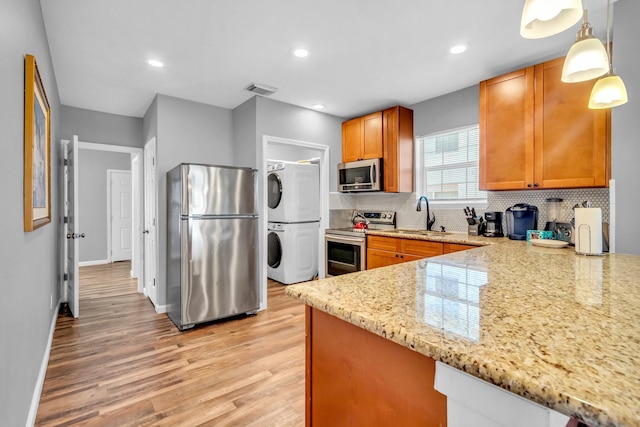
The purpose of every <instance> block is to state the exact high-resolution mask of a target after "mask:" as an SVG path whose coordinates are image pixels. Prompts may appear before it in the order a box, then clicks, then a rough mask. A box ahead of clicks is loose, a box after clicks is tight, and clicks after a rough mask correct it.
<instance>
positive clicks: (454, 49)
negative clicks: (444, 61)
mask: <svg viewBox="0 0 640 427" xmlns="http://www.w3.org/2000/svg"><path fill="white" fill-rule="evenodd" d="M465 50H467V47H466V46H465V45H463V44H459V45H457V46H454V47H452V48H451V49H449V52H451V53H453V54H454V55H457V54H459V53H462V52H464V51H465Z"/></svg>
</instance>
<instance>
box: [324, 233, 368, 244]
mask: <svg viewBox="0 0 640 427" xmlns="http://www.w3.org/2000/svg"><path fill="white" fill-rule="evenodd" d="M324 237H325V240H331V241H332V242H338V243H357V244H363V243H364V241H365V238H364V236H363V237H345V236H337V235H335V234H332V235H325V236H324Z"/></svg>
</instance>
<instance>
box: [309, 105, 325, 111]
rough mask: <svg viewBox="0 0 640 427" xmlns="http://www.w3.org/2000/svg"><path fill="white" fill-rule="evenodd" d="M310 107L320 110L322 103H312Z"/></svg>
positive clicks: (322, 106)
mask: <svg viewBox="0 0 640 427" xmlns="http://www.w3.org/2000/svg"><path fill="white" fill-rule="evenodd" d="M311 107H312V108H315V109H316V110H322V109H323V108H324V104H313V105H312V106H311Z"/></svg>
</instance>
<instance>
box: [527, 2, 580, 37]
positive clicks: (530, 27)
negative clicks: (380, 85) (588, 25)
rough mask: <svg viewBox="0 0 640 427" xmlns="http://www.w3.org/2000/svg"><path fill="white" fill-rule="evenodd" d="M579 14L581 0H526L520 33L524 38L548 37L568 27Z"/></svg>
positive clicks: (578, 18) (574, 21)
mask: <svg viewBox="0 0 640 427" xmlns="http://www.w3.org/2000/svg"><path fill="white" fill-rule="evenodd" d="M581 16H582V0H526V1H525V3H524V8H523V9H522V20H521V22H520V35H521V36H522V37H524V38H526V39H541V38H543V37H549V36H552V35H554V34H558V33H560V32H562V31H564V30H566V29H568V28H570V27H571V26H572V25H573V24H575V23H576V22H578V21H579V20H580V17H581Z"/></svg>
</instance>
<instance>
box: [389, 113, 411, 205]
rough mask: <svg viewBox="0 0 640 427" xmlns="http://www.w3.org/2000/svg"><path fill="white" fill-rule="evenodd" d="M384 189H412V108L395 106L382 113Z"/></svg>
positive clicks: (404, 191)
mask: <svg viewBox="0 0 640 427" xmlns="http://www.w3.org/2000/svg"><path fill="white" fill-rule="evenodd" d="M382 128H383V134H382V135H383V138H382V141H383V146H384V163H383V171H384V191H387V192H395V193H411V192H413V163H414V161H413V151H414V141H413V110H410V109H408V108H404V107H400V106H396V107H392V108H388V109H386V110H384V111H383V112H382Z"/></svg>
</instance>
